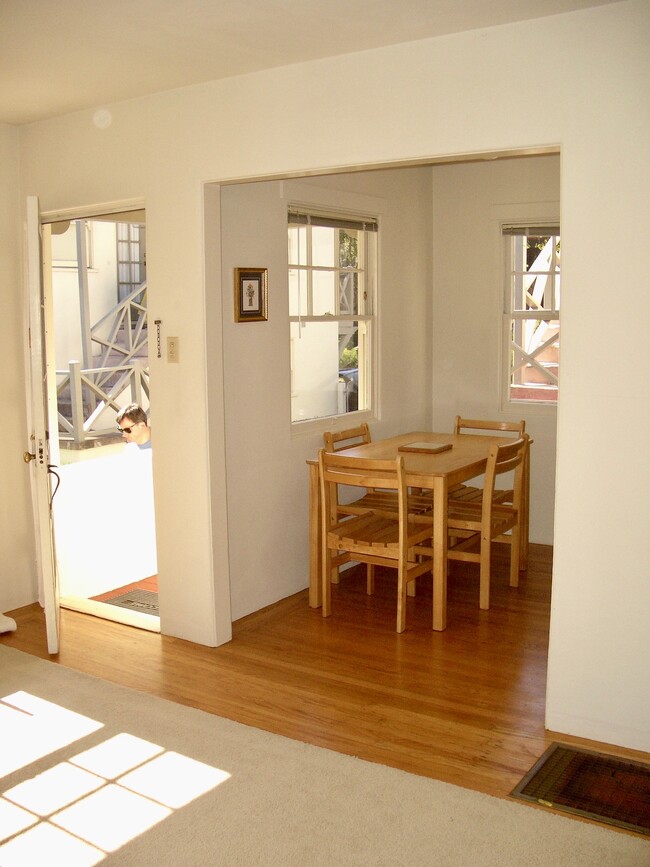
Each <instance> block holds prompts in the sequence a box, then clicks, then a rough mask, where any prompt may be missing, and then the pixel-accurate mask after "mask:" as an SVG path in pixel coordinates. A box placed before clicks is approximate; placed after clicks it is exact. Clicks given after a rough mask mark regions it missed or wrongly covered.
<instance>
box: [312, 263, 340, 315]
mask: <svg viewBox="0 0 650 867" xmlns="http://www.w3.org/2000/svg"><path fill="white" fill-rule="evenodd" d="M334 277H335V275H334V272H333V271H314V272H313V273H312V285H313V290H312V291H313V300H312V305H313V309H312V313H313V315H314V316H323V315H325V314H326V313H329V314H330V315H331V316H335V315H336V313H337V310H336V297H335V294H334V285H335V283H334Z"/></svg>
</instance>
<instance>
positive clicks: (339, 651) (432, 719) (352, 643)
mask: <svg viewBox="0 0 650 867" xmlns="http://www.w3.org/2000/svg"><path fill="white" fill-rule="evenodd" d="M551 555H552V550H551V549H550V548H548V547H545V546H539V545H533V546H532V547H531V556H530V565H529V570H528V573H527V575H525V576H522V578H521V586H520V587H519V588H518V589H512V588H509V587H508V586H507V585H508V579H507V565H506V562H505V560H504V559H503V558H502V556H501V555H500V554H499V553H497V554H495V559H494V569H493V593H492V604H491V608H490V610H489V611H480V609H479V607H478V573H477V569H476V568H475V567H473V566H472V565H465V564H460V563H455V564H452V567H451V573H450V579H449V615H448V624H449V625H448V628H447V630H446V631H445V632H442V633H434V632H433V631H432V630H431V588H430V582H427V581H426V579H420V582H419V586H418V595H417V597H416V598H415V599H411V598H409V600H408V608H407V619H406V632H404V633H403V634H402V635H398V634H397V633H396V632H395V608H396V593H395V578H394V573H393V572H392V570H391V571H390V572H387V573H385V574H381V573H380V574H379V575H378V577H377V590H376V594H375V595H374V596H372V597H368V596H366V594H365V572H364V571H363V570H362V569H355V570H351V571H353V572H354V574H351V575H347V576H346V577H345V578H344V579H343V580H342V582H341V584H340V585H338V586H335V587H334V588H333V594H332V612H333V613H332V616H331V617H330V618H328V619H323V618H322V617H321V614H320V610H314V609H310V608H309V607H308V604H307V591H306V590H305V591H302V592H300V593H298V594H296V595H295V596H292V597H289V598H288V599H284V600H282V601H281V602H278V603H277V604H275V605H273V606H270V607H269V608H267V609H264V610H262V611H259V612H256V613H255V614H251V615H250V616H248V617H245V618H243V619H242V620H240V621H238V622H236V623H235V624H234V625H233V640H232V641H231V642H230V643H228V644H227V645H224V646H222V647H218V648H207V647H203V646H201V645H196V644H192V643H190V642H187V641H182V640H180V639H177V638H171V637H168V636H164V635H158V634H155V633H150V632H145V631H142V630H138V629H134V628H132V627H127V626H121V625H119V624H116V623H111V622H109V621H104V620H100V619H98V618H94V617H91V616H89V615H85V614H80V613H78V612H74V611H62V628H61V650H60V653H59V654H58V657H57V658H56V661H57V662H59V663H60V664H62V665H65V666H67V667H69V668H74V669H77V670H78V671H83V672H87V673H89V674H92V675H95V676H97V677H101V678H104V679H105V680H108V681H112V682H114V683H119V684H123V685H125V686H128V687H132V688H134V689H138V690H141V691H143V692H148V693H152V694H154V695H158V696H161V697H163V698H166V699H171V700H172V701H176V702H179V703H181V704H185V705H190V706H193V707H198V708H201V709H203V710H205V711H208V712H210V713H214V714H219V715H220V716H224V717H228V718H230V719H233V720H237V721H239V722H242V723H246V724H248V725H252V726H256V727H258V728H261V729H266V730H268V731H272V732H275V733H277V734H281V735H285V736H287V737H290V738H295V739H297V740H301V741H306V742H309V743H312V744H316V745H318V746H322V747H327V748H329V749H332V750H336V751H338V752H342V753H347V754H350V755H355V756H360V757H361V758H364V759H367V760H369V761H373V762H379V763H382V764H386V765H391V766H393V767H397V768H402V769H404V770H406V771H411V772H413V773H417V774H421V775H424V776H430V777H435V778H437V779H440V780H444V781H446V782H449V783H455V784H457V785H461V786H464V787H466V788H471V789H476V790H478V791H481V792H486V793H488V794H492V795H497V796H501V797H507V796H508V794H509V792H510V791H511V790H512V788H513V787H514V786H515V785H516V784H517V783H518V782H519V780H520V779H521V777H523V775H524V774H525V773H526V772H527V771H528V770H529V769H530V767H531V766H532V765H533V764H534V763H535V761H536V760H537V759H538V758H539V756H540V755H541V754H542V753H543V752H544V750H545V749H546V748H547V746H548V745H549V744H550V743H551V742H553V741H554V740H561V741H563V742H566V743H574V744H578V745H582V746H586V747H588V748H591V749H602V750H603V751H605V752H610V753H613V754H616V755H621V756H629V757H632V758H637V759H640V760H642V761H643V760H645V761H647V758H648V757H647V755H645V754H643V753H638V752H635V751H631V750H622V749H617V748H615V747H609V746H606V745H603V744H595V743H593V742H591V741H585V740H581V739H577V738H567V737H564V736H554V735H553V734H551V733H548V732H545V730H544V702H545V689H546V657H547V642H548V626H549V606H550V589H551ZM7 613H8V614H10V616H12V617H13V618H14V619H15V620H16V621H17V623H18V630H17V631H16V632H14V633H9V634H6V635H2V636H0V642H1V643H3V644H6V645H8V646H11V647H16V648H18V649H20V650H23V651H26V652H27V653H31V654H34V655H35V656H39V657H42V658H44V659H47V658H48V654H47V648H46V639H45V627H44V621H43V614H42V612H41V609H40V607H39V606H37V605H32V606H27V607H26V608H22V609H18V610H16V611H13V612H7Z"/></svg>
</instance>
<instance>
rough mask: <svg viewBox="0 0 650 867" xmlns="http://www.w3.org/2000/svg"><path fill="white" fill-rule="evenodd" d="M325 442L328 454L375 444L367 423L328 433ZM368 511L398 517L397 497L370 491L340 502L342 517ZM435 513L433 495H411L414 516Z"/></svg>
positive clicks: (411, 507)
mask: <svg viewBox="0 0 650 867" xmlns="http://www.w3.org/2000/svg"><path fill="white" fill-rule="evenodd" d="M323 440H324V444H325V451H327V452H341V451H344V450H345V449H349V448H353V447H354V446H357V445H363V444H365V443H369V442H372V440H371V436H370V428H369V427H368V425H367V424H366V423H365V422H364V423H363V424H360V425H358V426H357V427H353V428H348V429H347V430H342V431H326V432H325V433H324V434H323ZM369 509H371V510H372V511H375V512H383V513H385V514H386V515H397V513H398V503H397V494H396V493H395V491H382V490H378V489H376V488H375V489H368V490H366V491H365V492H364V493H363V495H362V496H360V497H359V498H358V499H355V500H353V501H352V502H348V503H346V502H340V503H339V515H361V514H363V513H364V512H367V511H368V510H369ZM432 510H433V498H432V497H431V495H422V494H421V493H419V492H410V493H409V511H410V512H411V513H412V514H417V515H425V514H428V513H429V512H431V511H432Z"/></svg>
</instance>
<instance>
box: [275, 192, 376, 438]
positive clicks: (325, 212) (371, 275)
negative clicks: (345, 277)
mask: <svg viewBox="0 0 650 867" xmlns="http://www.w3.org/2000/svg"><path fill="white" fill-rule="evenodd" d="M290 213H301V214H308V215H312V216H313V217H314V219H315V223H314V224H315V225H318V220H319V218H320V219H323V218H324V219H325V220H328V219H329V220H332V221H336V220H340V221H341V223H342V224H345V223H350V224H358V228H362V227H363V225H364V224H367V225H368V228H370V227H371V226H374V232H376V233H377V238H376V241H375V246H376V250H375V253H374V256H375V263H374V266H373V268H372V269H368V266H367V262H368V249H367V247H368V244H367V240H368V237H367V235H364V240H365V242H366V243H365V244H364V250H363V251H362V252H361V253H360V260H361V261H360V267H359V269H349V273H350V274H354V273H362V274H363V277H364V290H365V292H364V294H365V298H364V305H363V311H361V310H359V311H357V312H356V313H341V312H340V307H339V305H340V293H339V291H338V289H337V291H336V292H335V308H336V309H335V310H334V311H328V312H327V313H324V314H321V315H318V314H314V311H313V294H312V293H311V291H308V295H307V310H306V312H305V313H300V314H299V315H295V314H294V315H291V314H290V315H289V322H290V323H294V324H298V325H299V326H300V325H301V324H302V323H309V322H316V323H317V322H323V323H332V322H346V321H349V322H363V323H365V333H360V334H359V345H361V343H362V342H363V341H365V346H364V350H363V353H361V351H360V356H362V359H363V367H362V366H361V364H360V367H359V372H358V377H359V386H358V390H359V393H361V391H362V389H363V394H364V402H365V403H366V406H364V407H363V408H362V409H357V410H351V411H349V412H340V411H338V410H337V412H335V413H332V414H328V415H322V416H317V417H309V418H307V419H304V420H303V419H294V418H292V419H291V425H292V429H293V430H309V429H312V428H314V427H317V428H322V429H323V430H325V429H326V428H335V427H337V426H338V427H340V426H341V425H340V424H339V425H337V421H338V420H340V419H344V420H346V421H345V422H344V425H350V424H357V423H359V422H360V421H362V420H365V419H368V418H372V417H373V413H374V407H375V405H376V396H377V349H376V342H377V333H378V321H377V298H378V286H377V283H378V271H379V237H378V236H379V229H378V217H376V216H368V214H367V213H363V214H362V213H357V212H352V211H348V210H347V209H343V208H340V207H336V206H327V207H318V206H314V205H313V204H312V205H305V204H304V203H302V204H300V203H289V204H288V214H290ZM290 224H291V220H290V219H288V225H290ZM342 227H344V226H342ZM310 257H311V245H308V260H307V263H301V264H300V265H298V266H297V265H296V263H291V262H288V269H289V271H290V270H294V269H296V268H297V269H298V270H304V271H305V272H307V273H308V278H307V283H308V286H310V285H311V281H312V278H313V275H314V273H316V272H318V271H323V272H332V271H334V272H337V273H340V272H341V271H343V272H344V273H347V272H348V269H339V268H338V267H330V266H323V267H321V266H318V265H313V263H312V262H311V258H310ZM364 263H365V265H364ZM336 285H337V287H338V281H337V284H336ZM290 356H291V359H290V363H291V395H292V398H293V396H294V394H295V391H294V338H290Z"/></svg>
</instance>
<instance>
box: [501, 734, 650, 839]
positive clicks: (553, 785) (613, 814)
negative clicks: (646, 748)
mask: <svg viewBox="0 0 650 867" xmlns="http://www.w3.org/2000/svg"><path fill="white" fill-rule="evenodd" d="M511 795H512V796H513V797H515V798H520V799H522V800H525V801H531V802H533V803H536V804H541V805H543V806H546V807H553V808H554V809H556V810H561V811H563V812H567V813H573V814H574V815H577V816H584V817H585V818H588V819H594V820H596V821H598V822H604V823H606V824H608V825H615V826H616V827H618V828H625V829H627V830H629V831H636V832H638V833H641V834H649V835H650V765H646V764H642V763H641V762H634V761H630V760H629V759H621V758H618V757H617V756H610V755H606V754H605V753H595V752H591V751H589V750H583V749H579V748H574V747H568V746H566V745H564V744H557V743H554V744H551V746H550V747H549V748H548V749H547V750H546V752H545V753H544V755H543V756H542V757H541V758H540V759H539V761H538V762H537V763H536V764H535V765H534V766H533V767H532V768H531V770H530V771H529V772H528V773H527V774H526V776H525V777H524V778H523V779H522V780H521V782H520V783H519V784H518V785H517V786H516V787H515V788H514V789H513V791H512V792H511Z"/></svg>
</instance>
